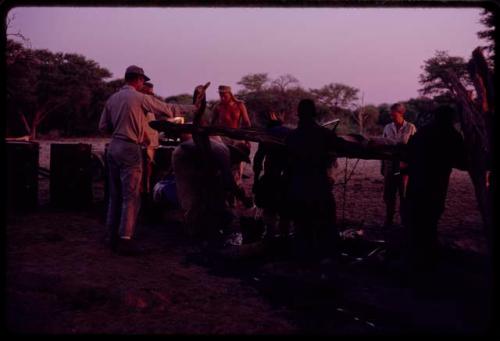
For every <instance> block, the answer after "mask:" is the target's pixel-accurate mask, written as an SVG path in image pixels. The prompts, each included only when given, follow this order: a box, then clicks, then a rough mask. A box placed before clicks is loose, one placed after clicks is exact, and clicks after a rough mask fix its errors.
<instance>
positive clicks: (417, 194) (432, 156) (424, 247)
mask: <svg viewBox="0 0 500 341" xmlns="http://www.w3.org/2000/svg"><path fill="white" fill-rule="evenodd" d="M453 116H454V111H453V109H452V108H450V107H449V106H441V107H439V108H438V109H436V111H435V115H434V122H432V123H431V124H429V125H427V126H425V127H423V128H422V129H420V130H419V131H418V132H417V133H416V134H415V135H413V136H412V137H411V138H410V140H409V142H408V163H409V180H408V188H407V193H406V194H407V195H406V200H407V202H406V205H407V207H406V214H407V225H408V228H409V233H410V241H409V242H410V250H409V251H410V261H411V265H412V267H413V269H414V270H417V271H419V270H421V269H427V268H429V267H431V266H432V265H433V264H434V262H435V260H436V250H437V225H438V221H439V218H440V217H441V214H442V213H443V211H444V204H445V200H446V193H447V191H448V182H449V179H450V174H451V171H452V168H459V169H465V166H466V165H465V163H466V162H465V148H464V141H463V138H462V135H460V133H459V132H458V131H457V130H455V128H454V127H453Z"/></svg>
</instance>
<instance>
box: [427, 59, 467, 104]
mask: <svg viewBox="0 0 500 341" xmlns="http://www.w3.org/2000/svg"><path fill="white" fill-rule="evenodd" d="M422 69H423V72H422V74H421V75H420V77H419V83H420V84H421V85H422V88H421V89H420V90H419V92H420V94H421V95H423V96H428V95H455V94H454V93H453V91H454V90H453V88H452V86H451V84H449V83H446V82H444V81H443V77H442V75H443V74H445V73H447V72H453V73H455V74H456V75H457V77H459V80H460V81H461V82H462V83H463V84H465V85H466V86H467V87H471V81H470V79H469V76H468V73H467V65H466V62H465V59H464V58H462V57H456V56H450V55H449V54H448V52H446V51H436V53H435V55H434V57H431V58H429V59H427V60H425V61H424V65H423V66H422Z"/></svg>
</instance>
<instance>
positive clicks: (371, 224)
mask: <svg viewBox="0 0 500 341" xmlns="http://www.w3.org/2000/svg"><path fill="white" fill-rule="evenodd" d="M39 142H40V146H41V149H40V166H42V167H45V168H49V149H50V143H61V142H64V143H72V142H83V143H91V144H92V145H93V150H97V151H102V150H103V149H104V143H105V142H106V140H103V139H78V140H75V139H67V140H58V141H47V140H45V141H39ZM253 151H255V146H254V148H253ZM245 174H246V175H247V177H245V179H244V183H245V186H246V188H247V190H249V188H250V187H251V181H252V171H251V166H250V165H246V166H245ZM334 177H335V179H336V183H337V185H336V186H335V197H336V200H337V217H338V220H339V223H340V228H341V230H342V231H343V232H344V237H345V238H344V242H343V244H342V248H343V249H342V251H343V252H342V254H343V257H344V258H343V259H344V260H343V261H341V262H339V263H337V262H334V263H328V262H323V263H321V264H319V263H318V264H303V263H300V262H297V261H294V260H291V259H290V258H289V257H287V256H286V250H287V246H286V245H271V246H269V245H267V244H263V243H259V242H257V243H252V244H246V245H243V246H233V247H227V248H226V249H224V250H222V251H221V252H218V253H216V254H210V255H207V254H206V253H202V252H200V248H199V246H198V245H197V244H196V243H194V242H193V241H191V240H190V239H188V238H187V236H186V235H185V234H184V233H183V228H182V213H181V212H179V211H177V210H172V209H171V210H165V211H163V212H162V214H161V219H157V220H155V221H152V220H151V219H150V217H148V216H147V215H146V214H143V215H142V216H141V219H140V224H139V226H138V229H137V231H138V232H137V238H138V241H139V242H140V243H141V245H143V246H144V247H145V248H146V250H147V253H146V254H144V255H141V256H139V257H123V256H118V255H116V254H114V253H112V252H111V251H110V250H109V249H108V248H107V247H106V246H105V245H104V243H103V241H102V240H103V237H104V225H103V213H104V204H103V182H102V181H96V182H95V183H94V188H93V190H94V202H93V205H92V207H91V208H89V209H86V210H84V211H63V210H60V209H57V208H53V207H50V205H49V184H48V179H47V178H43V177H40V180H39V186H40V188H39V209H38V210H37V211H36V212H33V213H29V214H25V215H10V216H8V217H7V225H6V237H7V238H6V270H7V271H6V286H5V289H6V291H5V294H6V315H5V316H6V327H7V330H8V331H10V332H12V333H44V334H45V333H49V334H88V333H91V334H190V335H191V334H202V335H208V334H246V335H255V334H258V335H261V334H329V335H360V334H363V335H366V334H368V335H375V334H406V333H450V334H470V333H474V334H475V333H483V332H486V331H487V330H488V328H489V327H490V322H491V321H490V317H491V316H490V309H491V290H492V287H491V285H490V279H491V273H490V271H489V269H490V263H489V262H488V259H489V258H488V256H487V254H488V252H487V245H486V240H485V238H484V234H483V231H482V228H481V217H480V215H479V212H478V210H477V206H476V202H475V199H474V192H473V187H472V184H471V181H470V179H469V177H468V175H467V173H465V172H461V171H456V170H455V171H453V173H452V176H451V180H450V186H449V192H448V198H447V202H446V211H445V213H444V215H443V217H442V219H441V221H440V226H439V234H440V242H441V249H442V250H441V253H442V255H441V261H440V263H439V264H438V266H437V270H436V271H435V272H433V273H432V274H429V275H428V276H423V275H422V278H423V279H424V280H423V281H422V283H421V284H422V285H421V286H419V288H418V290H417V289H415V286H414V285H413V284H414V283H413V282H412V281H411V280H409V279H408V278H407V276H405V275H404V271H401V270H402V269H401V265H400V264H401V262H400V258H399V256H398V251H397V250H399V249H398V242H399V241H400V240H401V236H402V235H404V229H403V227H402V226H401V225H400V224H399V221H397V222H398V224H396V226H395V227H394V228H392V229H384V228H383V227H382V223H383V220H384V205H383V201H382V187H383V184H382V177H381V176H380V170H379V161H366V160H361V161H356V160H347V161H346V160H345V159H339V160H338V167H337V168H336V169H335V171H334ZM345 178H348V181H347V185H346V186H343V185H342V183H343V182H344V179H345ZM240 213H241V214H242V215H248V216H250V215H252V214H253V211H252V210H246V211H245V210H241V212H240Z"/></svg>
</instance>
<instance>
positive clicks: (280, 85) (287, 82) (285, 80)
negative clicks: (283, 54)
mask: <svg viewBox="0 0 500 341" xmlns="http://www.w3.org/2000/svg"><path fill="white" fill-rule="evenodd" d="M271 84H272V87H273V88H274V89H276V90H278V91H281V92H285V91H286V90H288V89H289V88H291V87H298V86H299V80H298V79H297V78H295V77H294V76H293V75H291V74H288V73H287V74H286V75H282V76H279V77H278V78H276V79H275V80H273V81H272V82H271Z"/></svg>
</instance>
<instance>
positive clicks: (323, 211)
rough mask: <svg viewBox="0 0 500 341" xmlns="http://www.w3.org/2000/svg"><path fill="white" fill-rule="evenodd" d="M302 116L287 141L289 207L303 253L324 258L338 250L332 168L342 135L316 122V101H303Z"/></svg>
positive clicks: (300, 250)
mask: <svg viewBox="0 0 500 341" xmlns="http://www.w3.org/2000/svg"><path fill="white" fill-rule="evenodd" d="M298 115H299V123H298V126H297V129H295V130H293V131H292V132H291V133H290V134H289V135H288V137H287V138H286V142H285V144H286V149H287V154H288V170H287V172H288V174H287V175H286V176H287V182H288V186H287V187H288V188H287V196H288V201H289V204H290V207H289V209H290V214H291V218H292V220H293V222H294V225H295V229H296V231H295V232H296V233H295V236H296V241H297V246H298V250H297V251H299V252H300V253H301V255H300V256H302V257H311V256H312V257H314V258H318V257H319V258H323V257H328V256H329V255H331V254H332V251H334V252H336V251H337V246H338V237H339V236H338V232H337V226H336V212H335V210H336V206H335V198H334V196H333V192H332V190H333V183H332V179H331V177H330V176H329V175H328V170H329V168H330V166H331V163H332V161H333V159H332V154H331V153H332V152H333V151H334V150H335V149H336V148H337V146H338V145H339V141H338V139H339V138H338V137H337V136H336V134H335V133H334V132H333V131H331V130H329V129H327V128H324V127H321V126H320V125H318V124H317V123H316V121H315V117H316V106H315V104H314V101H312V100H310V99H303V100H301V101H300V102H299V105H298Z"/></svg>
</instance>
